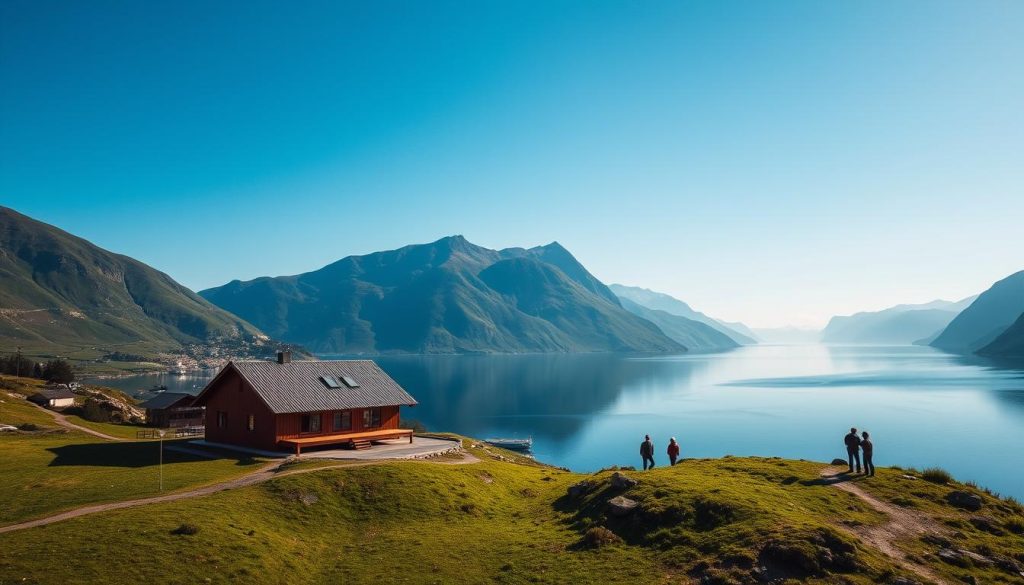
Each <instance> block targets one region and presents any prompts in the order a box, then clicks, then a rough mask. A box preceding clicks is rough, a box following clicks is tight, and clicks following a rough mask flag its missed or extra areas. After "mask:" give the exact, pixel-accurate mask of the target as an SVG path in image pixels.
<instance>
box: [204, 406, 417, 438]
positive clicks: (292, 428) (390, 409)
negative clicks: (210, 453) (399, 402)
mask: <svg viewBox="0 0 1024 585" xmlns="http://www.w3.org/2000/svg"><path fill="white" fill-rule="evenodd" d="M206 410H207V412H209V410H210V409H209V407H207V409H206ZM363 410H364V409H362V408H354V409H352V410H351V411H349V412H351V413H352V429H351V430H347V431H341V432H345V433H358V432H360V431H370V430H374V431H376V430H382V429H397V428H398V407H397V406H382V407H381V409H380V426H379V427H371V428H367V427H364V426H363ZM335 412H344V411H333V410H328V411H324V412H319V413H311V414H318V415H319V416H320V432H319V433H303V432H301V429H302V414H303V413H290V414H279V415H277V440H281V439H295V438H297V437H315V436H318V435H333V434H335V433H336V432H335V431H333V430H331V423H332V421H333V419H334V413H335ZM207 436H209V435H207Z"/></svg>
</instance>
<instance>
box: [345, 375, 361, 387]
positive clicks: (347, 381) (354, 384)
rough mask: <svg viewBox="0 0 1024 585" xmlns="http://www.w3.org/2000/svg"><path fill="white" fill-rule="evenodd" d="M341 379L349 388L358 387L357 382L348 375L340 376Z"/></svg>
mask: <svg viewBox="0 0 1024 585" xmlns="http://www.w3.org/2000/svg"><path fill="white" fill-rule="evenodd" d="M341 381H342V382H344V383H345V385H346V386H348V387H349V388H358V387H359V383H358V382H356V381H355V380H353V379H352V378H350V377H348V376H342V377H341Z"/></svg>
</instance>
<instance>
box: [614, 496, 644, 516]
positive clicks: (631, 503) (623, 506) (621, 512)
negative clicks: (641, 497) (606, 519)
mask: <svg viewBox="0 0 1024 585" xmlns="http://www.w3.org/2000/svg"><path fill="white" fill-rule="evenodd" d="M639 505H640V504H639V503H638V502H637V501H636V500H631V499H629V498H627V497H625V496H615V497H614V498H612V499H610V500H608V510H609V511H610V512H611V513H612V516H625V515H627V514H629V513H631V512H632V511H633V510H636V508H637V506H639Z"/></svg>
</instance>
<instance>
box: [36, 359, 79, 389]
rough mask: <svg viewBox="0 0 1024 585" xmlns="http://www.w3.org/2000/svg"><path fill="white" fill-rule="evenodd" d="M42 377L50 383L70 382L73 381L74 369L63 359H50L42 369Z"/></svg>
mask: <svg viewBox="0 0 1024 585" xmlns="http://www.w3.org/2000/svg"><path fill="white" fill-rule="evenodd" d="M43 379H44V380H46V381H47V382H50V383H51V384H70V383H72V382H74V381H75V371H74V370H72V369H71V364H69V363H68V362H66V361H65V360H62V359H56V360H50V361H48V362H46V368H45V369H44V370H43Z"/></svg>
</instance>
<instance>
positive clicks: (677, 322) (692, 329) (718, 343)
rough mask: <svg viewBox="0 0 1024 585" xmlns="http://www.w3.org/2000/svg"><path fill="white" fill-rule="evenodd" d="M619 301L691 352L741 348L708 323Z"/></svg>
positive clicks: (624, 300) (628, 301)
mask: <svg viewBox="0 0 1024 585" xmlns="http://www.w3.org/2000/svg"><path fill="white" fill-rule="evenodd" d="M619 300H620V301H621V302H622V306H623V308H625V309H626V310H627V311H629V312H630V313H633V314H634V315H637V316H640V317H643V318H644V319H647V320H648V321H650V322H651V323H654V324H655V325H657V326H658V328H659V329H661V331H662V333H664V334H665V335H667V336H669V337H670V338H671V339H673V340H675V341H677V342H679V343H680V344H682V345H684V346H686V348H687V349H689V350H690V351H722V350H725V349H732V348H734V347H739V346H740V344H738V343H736V341H735V340H733V339H732V338H731V337H729V336H728V335H726V334H725V333H722V332H721V331H719V330H717V329H715V328H714V327H712V326H710V325H708V324H706V323H701V322H700V321H694V320H692V319H687V318H686V317H680V316H679V315H673V314H672V313H667V312H665V311H659V310H656V309H648V308H647V307H645V306H643V305H640V304H637V303H634V302H633V301H631V300H629V299H627V298H620V299H619Z"/></svg>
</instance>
